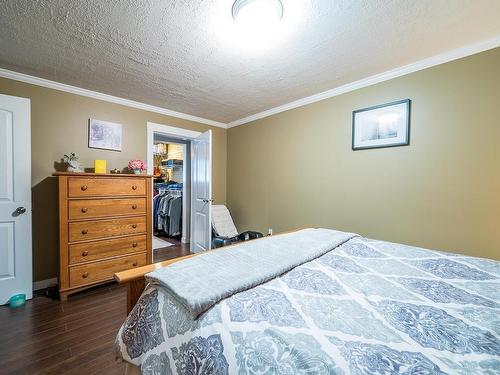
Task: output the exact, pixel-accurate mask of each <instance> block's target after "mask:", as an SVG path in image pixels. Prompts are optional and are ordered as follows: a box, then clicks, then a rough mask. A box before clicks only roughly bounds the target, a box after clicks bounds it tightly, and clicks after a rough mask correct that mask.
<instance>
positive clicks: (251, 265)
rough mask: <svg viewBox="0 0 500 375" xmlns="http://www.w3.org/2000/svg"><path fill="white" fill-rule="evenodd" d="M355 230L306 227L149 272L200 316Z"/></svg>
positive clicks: (329, 247) (154, 280)
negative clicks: (342, 230) (219, 303)
mask: <svg viewBox="0 0 500 375" xmlns="http://www.w3.org/2000/svg"><path fill="white" fill-rule="evenodd" d="M355 236H357V235H356V234H353V233H346V232H339V231H335V230H331V229H312V228H310V229H303V230H300V231H297V232H292V233H287V234H282V235H277V236H272V237H266V238H263V239H259V240H255V241H249V242H244V243H241V244H239V245H237V246H234V247H231V248H228V249H218V250H215V251H210V252H207V253H205V254H202V255H199V256H197V257H194V258H191V259H187V260H185V261H183V262H179V263H175V264H173V265H171V266H169V267H164V268H161V269H159V270H156V271H154V272H151V273H149V274H147V275H146V277H147V279H148V281H149V282H151V283H153V284H156V285H161V286H162V287H164V288H166V289H167V290H168V291H169V292H170V294H171V295H172V297H174V298H175V299H176V300H177V301H178V302H179V303H181V304H182V305H183V306H184V307H186V308H187V309H188V310H189V311H190V312H191V314H192V315H193V317H195V318H196V317H197V316H198V315H200V314H201V313H203V312H205V311H207V310H208V309H209V308H210V307H212V306H213V305H215V304H216V303H217V302H219V301H221V300H222V299H224V298H227V297H229V296H231V295H233V294H235V293H238V292H241V291H243V290H247V289H250V288H253V287H254V286H257V285H260V284H262V283H265V282H266V281H268V280H271V279H274V278H275V277H277V276H280V275H282V274H284V273H285V272H288V271H290V270H291V269H292V268H295V267H297V266H299V265H301V264H304V263H306V262H309V261H311V260H313V259H316V258H317V257H319V256H321V255H323V254H325V253H327V252H329V251H331V250H332V249H334V248H335V247H337V246H339V245H342V244H343V243H344V242H346V241H348V240H350V239H351V238H353V237H355Z"/></svg>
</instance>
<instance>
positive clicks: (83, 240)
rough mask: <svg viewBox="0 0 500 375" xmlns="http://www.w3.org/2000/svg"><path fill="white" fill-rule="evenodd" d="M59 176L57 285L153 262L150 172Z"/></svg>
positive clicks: (74, 285)
mask: <svg viewBox="0 0 500 375" xmlns="http://www.w3.org/2000/svg"><path fill="white" fill-rule="evenodd" d="M54 175H55V176H57V177H58V179H59V258H60V259H59V263H60V275H59V291H60V294H61V300H66V299H67V297H68V295H69V294H72V293H75V292H78V291H80V290H83V289H85V288H88V287H90V286H94V285H96V284H100V283H103V282H108V281H110V280H113V274H114V273H115V272H119V271H123V270H126V269H130V268H134V267H140V266H144V265H146V264H150V263H151V262H152V246H151V240H152V235H153V234H152V221H151V219H152V212H151V202H152V197H151V194H152V185H151V183H152V180H151V177H152V176H148V175H123V174H118V175H117V174H95V173H65V172H58V173H55V174H54Z"/></svg>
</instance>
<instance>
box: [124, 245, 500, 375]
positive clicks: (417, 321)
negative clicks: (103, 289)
mask: <svg viewBox="0 0 500 375" xmlns="http://www.w3.org/2000/svg"><path fill="white" fill-rule="evenodd" d="M499 264H500V263H499V262H495V261H491V260H484V259H479V258H470V257H465V256H462V255H458V254H449V253H442V252H438V251H432V250H428V249H421V248H414V247H411V246H407V245H398V244H394V243H389V242H382V241H376V240H369V239H364V238H360V237H357V238H354V239H351V240H350V241H348V242H346V243H345V244H343V245H341V246H339V247H338V248H336V249H333V250H332V251H330V252H329V253H327V254H325V255H323V256H321V257H319V258H317V259H315V260H313V261H311V262H308V263H305V264H303V265H301V266H299V267H296V268H295V269H293V270H291V271H290V272H288V273H286V274H284V275H281V276H280V277H277V278H275V279H273V280H271V281H269V282H267V283H264V284H262V285H259V286H257V287H255V288H252V289H250V290H247V291H243V292H241V293H237V294H235V295H233V296H231V297H229V298H226V299H225V300H223V301H221V302H219V303H217V304H216V305H215V306H214V307H212V308H211V309H210V310H208V311H207V312H205V313H203V314H202V315H201V316H200V317H199V318H198V319H196V320H193V319H192V318H191V317H190V315H189V314H188V313H187V311H186V310H185V308H184V307H183V306H181V305H180V304H178V303H177V302H176V301H175V300H174V299H173V298H172V297H170V296H169V294H168V293H167V292H166V291H165V290H163V289H162V288H156V287H152V286H149V287H148V288H147V289H146V291H145V292H144V294H143V296H142V297H141V299H140V300H139V302H138V304H137V306H136V307H135V308H134V310H133V311H132V313H131V314H130V315H129V317H128V318H127V320H126V322H125V323H124V324H123V326H122V328H121V330H120V332H119V334H118V337H117V343H116V344H117V347H118V351H119V353H120V355H121V356H122V357H123V358H124V359H125V360H127V361H129V362H131V363H133V364H135V365H138V366H139V367H140V369H141V371H142V373H143V374H148V375H153V374H167V375H169V374H189V375H195V374H205V375H209V374H214V375H218V374H222V375H224V374H238V375H243V374H252V375H256V374H266V375H271V374H282V375H285V374H286V375H288V374H290V375H292V374H308V375H313V374H314V375H315V374H356V375H361V374H418V375H421V374H422V375H423V374H439V375H441V374H497V373H498V370H499V369H500V318H499V317H500V301H499V298H500V271H499V270H500V267H499Z"/></svg>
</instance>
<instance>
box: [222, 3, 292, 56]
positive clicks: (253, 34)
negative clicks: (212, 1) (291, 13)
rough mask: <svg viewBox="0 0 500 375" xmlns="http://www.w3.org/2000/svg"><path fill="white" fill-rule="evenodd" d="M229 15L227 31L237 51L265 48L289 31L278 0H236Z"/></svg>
mask: <svg viewBox="0 0 500 375" xmlns="http://www.w3.org/2000/svg"><path fill="white" fill-rule="evenodd" d="M231 14H232V21H233V22H232V24H233V25H232V27H231V29H232V31H231V32H229V34H230V38H232V40H233V42H234V43H233V45H235V46H236V47H237V49H238V50H239V51H246V52H253V53H256V52H264V51H268V50H269V49H271V48H272V47H273V46H274V45H276V43H277V42H278V41H279V40H283V38H284V36H285V35H286V34H287V33H288V31H289V30H288V27H287V22H285V21H286V20H285V19H284V18H285V17H283V15H284V9H283V4H282V2H281V1H280V0H236V1H235V2H234V3H233V7H232V9H231ZM287 17H288V14H287Z"/></svg>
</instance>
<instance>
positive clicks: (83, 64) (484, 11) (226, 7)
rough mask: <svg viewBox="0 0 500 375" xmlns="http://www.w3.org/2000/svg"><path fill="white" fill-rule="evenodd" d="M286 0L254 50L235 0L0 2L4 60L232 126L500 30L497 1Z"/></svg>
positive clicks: (0, 62)
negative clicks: (243, 33)
mask: <svg viewBox="0 0 500 375" xmlns="http://www.w3.org/2000/svg"><path fill="white" fill-rule="evenodd" d="M282 2H283V4H284V7H285V15H284V18H283V20H282V22H281V23H280V26H279V29H278V30H276V32H274V33H271V34H270V35H267V36H266V37H265V41H262V43H259V44H257V46H254V45H250V44H248V43H247V39H244V38H242V39H239V38H237V37H236V36H237V35H239V34H238V32H239V30H238V29H237V26H236V25H235V24H234V22H233V21H232V18H231V5H232V0H178V1H166V0H126V1H125V0H122V1H119V0H113V1H103V0H87V1H82V0H0V6H1V9H2V11H1V12H0V67H3V68H6V69H10V70H15V71H18V72H22V73H27V74H31V75H35V76H38V77H42V78H46V79H50V80H53V81H57V82H62V83H66V84H70V85H74V86H78V87H82V88H86V89H90V90H94V91H98V92H102V93H106V94H111V95H114V96H119V97H123V98H127V99H132V100H136V101H140V102H143V103H147V104H151V105H155V106H159V107H164V108H168V109H171V110H174V111H178V112H184V113H187V114H190V115H195V116H199V117H203V118H207V119H211V120H216V121H220V122H224V123H226V122H231V121H233V120H237V119H240V118H242V117H246V116H249V115H252V114H254V113H257V112H261V111H264V110H266V109H269V108H272V107H276V106H279V105H282V104H284V103H288V102H290V101H293V100H296V99H299V98H302V97H305V96H309V95H312V94H315V93H318V92H321V91H325V90H328V89H331V88H333V87H336V86H339V85H342V84H345V83H349V82H352V81H355V80H359V79H362V78H364V77H367V76H370V75H373V74H377V73H381V72H383V71H387V70H389V69H392V68H396V67H399V66H402V65H405V64H409V63H412V62H414V61H417V60H420V59H423V58H426V57H429V56H433V55H436V54H438V53H441V52H444V51H448V50H452V49H455V48H458V47H462V46H465V45H469V44H473V43H476V42H479V41H482V40H485V39H489V38H493V37H496V36H497V35H499V34H500V22H499V21H498V15H499V14H500V1H499V0H448V1H445V0H414V1H403V0H397V1H396V0H394V1H389V0H335V1H334V0H331V1H327V0H323V1H321V0H302V1H298V0H282ZM242 40H243V42H242Z"/></svg>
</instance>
